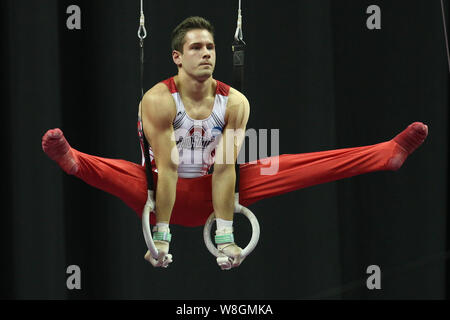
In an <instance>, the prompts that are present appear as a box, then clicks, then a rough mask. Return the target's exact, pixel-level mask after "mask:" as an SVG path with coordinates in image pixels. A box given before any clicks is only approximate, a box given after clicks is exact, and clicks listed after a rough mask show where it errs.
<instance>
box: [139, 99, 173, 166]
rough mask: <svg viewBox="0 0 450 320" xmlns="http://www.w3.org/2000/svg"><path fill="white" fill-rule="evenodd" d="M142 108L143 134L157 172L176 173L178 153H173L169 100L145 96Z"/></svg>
mask: <svg viewBox="0 0 450 320" xmlns="http://www.w3.org/2000/svg"><path fill="white" fill-rule="evenodd" d="M142 106H143V109H142V111H143V112H142V117H143V119H142V120H143V126H144V134H145V137H146V138H147V141H148V142H149V144H150V146H151V148H152V150H153V154H154V157H155V162H156V168H157V169H158V172H160V173H161V172H163V171H165V170H170V171H173V170H174V171H176V170H177V167H178V165H177V164H178V152H175V151H176V150H177V149H176V144H175V135H174V131H173V124H172V123H173V119H174V117H175V108H174V107H173V106H172V105H171V103H170V100H167V99H164V98H161V97H158V96H155V95H147V94H146V95H145V96H144V99H143V104H142Z"/></svg>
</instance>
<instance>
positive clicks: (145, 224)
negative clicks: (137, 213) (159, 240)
mask: <svg viewBox="0 0 450 320" xmlns="http://www.w3.org/2000/svg"><path fill="white" fill-rule="evenodd" d="M154 210H155V200H153V191H151V190H148V197H147V202H146V203H145V206H144V210H143V211H142V232H143V233H144V239H145V243H146V244H147V248H148V251H150V254H151V255H152V257H153V258H154V259H156V260H157V259H158V249H156V247H155V243H154V242H153V237H152V232H151V230H150V212H152V211H154Z"/></svg>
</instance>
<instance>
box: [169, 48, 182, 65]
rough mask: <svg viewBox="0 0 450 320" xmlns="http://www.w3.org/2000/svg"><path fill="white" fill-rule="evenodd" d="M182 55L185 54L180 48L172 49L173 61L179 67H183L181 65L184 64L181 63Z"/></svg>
mask: <svg viewBox="0 0 450 320" xmlns="http://www.w3.org/2000/svg"><path fill="white" fill-rule="evenodd" d="M182 55H183V54H182V53H181V52H180V51H178V50H173V51H172V59H173V63H175V64H176V65H177V66H178V68H181V66H182V64H181V60H182Z"/></svg>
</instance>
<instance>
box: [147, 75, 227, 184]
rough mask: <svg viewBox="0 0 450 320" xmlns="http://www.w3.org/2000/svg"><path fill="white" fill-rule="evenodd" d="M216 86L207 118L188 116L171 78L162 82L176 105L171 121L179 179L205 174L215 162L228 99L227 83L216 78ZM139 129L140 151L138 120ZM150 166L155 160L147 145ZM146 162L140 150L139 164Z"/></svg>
mask: <svg viewBox="0 0 450 320" xmlns="http://www.w3.org/2000/svg"><path fill="white" fill-rule="evenodd" d="M216 82H217V88H216V94H215V99H214V106H213V109H212V112H211V114H210V115H209V117H207V118H205V119H203V120H194V119H192V118H190V117H189V116H188V114H187V112H186V109H185V108H184V104H183V101H182V100H181V96H180V93H179V92H178V89H177V87H176V85H175V81H174V79H173V77H172V78H169V79H167V80H164V81H162V83H164V84H165V85H167V87H168V88H169V91H170V93H171V94H172V97H173V99H174V100H175V104H176V107H177V115H176V117H175V119H174V121H173V129H174V133H175V143H176V146H177V149H178V153H179V164H178V176H179V177H180V178H195V177H200V176H203V175H205V174H207V173H208V171H209V169H210V167H211V165H212V164H214V156H215V147H216V146H217V144H218V143H219V141H220V137H221V134H222V132H223V128H224V126H225V110H226V107H227V102H228V94H229V92H230V86H228V85H226V84H224V83H223V82H220V81H218V80H216ZM138 131H139V136H140V138H141V151H143V150H144V145H143V140H142V138H143V132H142V123H141V120H140V119H139V121H138ZM149 154H150V160H151V163H152V169H153V170H154V171H157V169H156V168H155V161H154V156H153V151H152V148H151V147H150V148H149ZM144 164H145V157H144V153H143V152H142V165H144Z"/></svg>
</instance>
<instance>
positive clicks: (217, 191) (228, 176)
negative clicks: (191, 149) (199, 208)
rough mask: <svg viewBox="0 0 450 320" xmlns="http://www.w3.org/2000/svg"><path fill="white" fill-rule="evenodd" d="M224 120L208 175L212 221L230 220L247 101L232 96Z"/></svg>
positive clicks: (235, 94) (247, 109) (237, 94)
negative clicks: (211, 169)
mask: <svg viewBox="0 0 450 320" xmlns="http://www.w3.org/2000/svg"><path fill="white" fill-rule="evenodd" d="M230 100H231V101H229V106H228V107H227V113H228V117H227V119H226V121H227V122H226V125H225V128H224V132H223V135H222V139H221V141H220V143H219V144H218V146H217V149H216V160H215V163H214V172H213V175H212V198H213V206H214V212H215V215H216V218H221V219H224V220H233V213H234V187H235V184H236V172H235V163H236V159H237V156H238V154H239V150H240V147H241V145H242V141H243V139H244V138H245V128H246V125H247V121H248V117H249V114H250V106H249V103H248V101H247V99H246V98H245V97H244V96H243V95H242V94H240V93H238V92H235V93H234V94H233V97H231V96H230Z"/></svg>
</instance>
